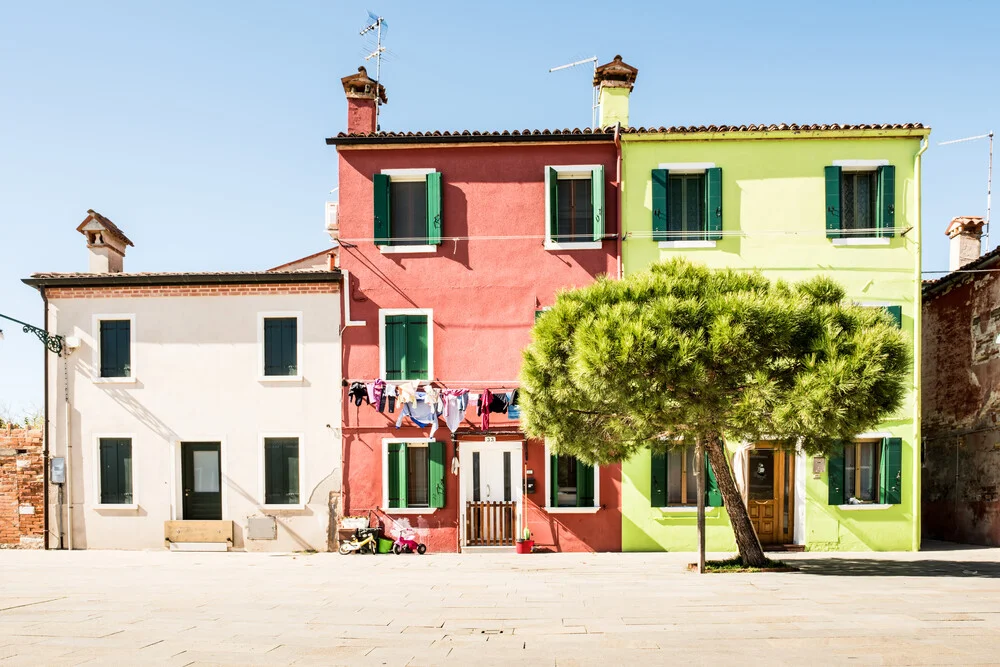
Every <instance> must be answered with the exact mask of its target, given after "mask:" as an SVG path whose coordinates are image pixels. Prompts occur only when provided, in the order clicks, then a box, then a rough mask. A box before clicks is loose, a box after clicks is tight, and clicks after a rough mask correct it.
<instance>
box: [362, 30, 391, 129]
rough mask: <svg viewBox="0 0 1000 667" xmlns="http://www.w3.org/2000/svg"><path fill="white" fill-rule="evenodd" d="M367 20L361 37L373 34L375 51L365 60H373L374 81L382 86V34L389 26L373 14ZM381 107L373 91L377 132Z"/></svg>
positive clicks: (377, 96)
mask: <svg viewBox="0 0 1000 667" xmlns="http://www.w3.org/2000/svg"><path fill="white" fill-rule="evenodd" d="M368 18H369V19H370V20H371V23H369V24H368V25H366V26H365V27H364V28H362V30H361V32H360V33H359V34H361V35H362V36H364V35H367V34H368V33H370V32H374V33H375V50H374V51H372V52H371V53H369V54H368V55H366V56H365V60H371V59H372V58H374V59H375V81H376V82H378V85H379V86H381V85H382V54H383V53H385V47H384V46H382V33H383V32H388V30H389V24H388V22H386V20H385V19H384V18H382V17H381V16H378V15H376V14H375V13H374V12H371V11H369V12H368ZM380 106H382V98H381V96H380V95H379V94H378V90H376V91H375V130H376V131H378V108H379V107H380Z"/></svg>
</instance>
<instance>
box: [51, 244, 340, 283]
mask: <svg viewBox="0 0 1000 667" xmlns="http://www.w3.org/2000/svg"><path fill="white" fill-rule="evenodd" d="M327 252H328V251H327ZM326 273H336V272H335V271H323V270H319V269H306V270H303V271H274V270H269V271H141V272H136V273H84V272H82V271H81V272H70V273H32V274H31V277H32V278H38V279H41V280H50V279H57V278H70V279H76V278H102V279H107V278H112V279H114V278H166V277H175V276H176V277H185V276H199V277H200V276H219V277H234V278H252V277H254V276H273V275H275V274H286V275H290V276H302V275H306V276H308V275H309V274H326Z"/></svg>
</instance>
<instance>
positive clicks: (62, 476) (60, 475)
mask: <svg viewBox="0 0 1000 667" xmlns="http://www.w3.org/2000/svg"><path fill="white" fill-rule="evenodd" d="M49 481H50V482H52V483H53V484H65V483H66V459H65V457H62V456H55V457H53V458H52V459H51V460H50V461H49Z"/></svg>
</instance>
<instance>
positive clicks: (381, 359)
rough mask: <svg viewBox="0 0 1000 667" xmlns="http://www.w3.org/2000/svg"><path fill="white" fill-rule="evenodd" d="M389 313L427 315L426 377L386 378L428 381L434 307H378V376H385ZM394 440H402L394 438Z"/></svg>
mask: <svg viewBox="0 0 1000 667" xmlns="http://www.w3.org/2000/svg"><path fill="white" fill-rule="evenodd" d="M391 315H425V316H426V317H427V377H425V378H419V379H412V380H386V381H387V382H392V383H394V384H399V383H401V382H430V381H432V380H433V379H434V309H433V308H380V309H379V311H378V376H379V377H380V378H385V318H386V317H387V316H391ZM394 442H404V441H402V440H395V441H394Z"/></svg>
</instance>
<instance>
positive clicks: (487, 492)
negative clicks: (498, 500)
mask: <svg viewBox="0 0 1000 667" xmlns="http://www.w3.org/2000/svg"><path fill="white" fill-rule="evenodd" d="M492 495H493V494H492V493H490V485H489V484H487V485H486V497H487V498H489V497H490V496H492Z"/></svg>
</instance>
